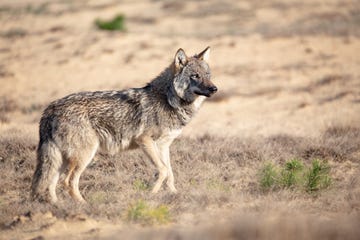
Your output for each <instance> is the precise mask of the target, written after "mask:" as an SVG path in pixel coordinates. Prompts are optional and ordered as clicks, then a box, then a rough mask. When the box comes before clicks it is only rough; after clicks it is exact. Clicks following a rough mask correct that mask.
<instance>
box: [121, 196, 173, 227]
mask: <svg viewBox="0 0 360 240" xmlns="http://www.w3.org/2000/svg"><path fill="white" fill-rule="evenodd" d="M127 220H128V221H129V222H136V223H141V224H146V225H154V224H156V223H157V224H165V223H168V222H169V221H170V213H169V209H168V207H167V206H166V205H160V206H159V207H155V208H152V207H150V206H149V205H148V204H147V203H146V202H145V201H143V200H139V201H137V202H136V203H135V204H133V205H131V206H130V207H129V209H128V211H127Z"/></svg>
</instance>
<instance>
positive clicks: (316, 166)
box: [259, 159, 331, 192]
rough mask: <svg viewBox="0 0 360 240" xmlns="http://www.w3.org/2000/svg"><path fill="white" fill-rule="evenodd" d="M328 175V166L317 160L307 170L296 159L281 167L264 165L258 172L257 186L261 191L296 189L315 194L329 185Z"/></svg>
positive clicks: (329, 178)
mask: <svg viewBox="0 0 360 240" xmlns="http://www.w3.org/2000/svg"><path fill="white" fill-rule="evenodd" d="M278 169H280V170H278ZM329 173H330V166H329V165H328V164H327V163H326V162H322V161H320V160H318V159H315V160H313V161H312V163H311V166H310V167H307V168H305V167H304V164H303V163H302V162H301V161H299V160H297V159H293V160H290V161H287V162H286V163H285V165H284V166H282V167H278V166H275V165H274V164H272V163H266V164H265V165H264V166H263V167H262V168H261V169H260V171H259V185H260V188H261V189H262V190H270V189H284V188H289V189H295V188H298V189H302V190H304V189H305V191H306V192H315V191H318V190H322V189H325V188H327V187H329V186H330V185H331V177H330V175H329Z"/></svg>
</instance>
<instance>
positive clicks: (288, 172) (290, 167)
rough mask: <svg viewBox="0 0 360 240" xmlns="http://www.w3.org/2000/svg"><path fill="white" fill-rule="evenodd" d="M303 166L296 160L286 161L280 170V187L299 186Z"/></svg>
mask: <svg viewBox="0 0 360 240" xmlns="http://www.w3.org/2000/svg"><path fill="white" fill-rule="evenodd" d="M303 169H304V165H303V164H302V162H300V161H299V160H297V159H293V160H290V161H287V162H286V163H285V166H284V168H283V169H282V170H281V173H280V179H279V182H280V184H281V186H282V187H285V188H293V187H295V186H296V185H299V184H301V180H302V170H303Z"/></svg>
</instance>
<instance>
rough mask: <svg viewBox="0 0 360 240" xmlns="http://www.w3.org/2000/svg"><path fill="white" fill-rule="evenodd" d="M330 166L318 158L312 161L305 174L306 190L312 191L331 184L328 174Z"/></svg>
mask: <svg viewBox="0 0 360 240" xmlns="http://www.w3.org/2000/svg"><path fill="white" fill-rule="evenodd" d="M329 173H330V166H329V165H328V164H327V163H326V162H321V161H319V160H318V159H315V160H313V161H312V164H311V167H310V168H309V169H308V171H307V172H306V174H305V189H306V191H307V192H314V191H318V190H320V189H325V188H328V187H329V186H330V184H331V178H330V176H329Z"/></svg>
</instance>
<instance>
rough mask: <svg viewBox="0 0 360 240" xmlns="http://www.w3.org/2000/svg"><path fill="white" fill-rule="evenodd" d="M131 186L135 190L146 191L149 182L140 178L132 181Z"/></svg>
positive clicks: (148, 187)
mask: <svg viewBox="0 0 360 240" xmlns="http://www.w3.org/2000/svg"><path fill="white" fill-rule="evenodd" d="M133 187H134V189H135V190H136V191H146V190H149V189H150V185H149V183H148V182H145V181H143V180H141V179H136V180H135V181H134V183H133Z"/></svg>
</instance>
